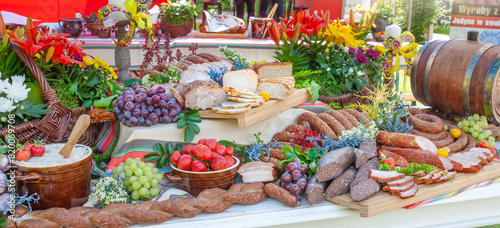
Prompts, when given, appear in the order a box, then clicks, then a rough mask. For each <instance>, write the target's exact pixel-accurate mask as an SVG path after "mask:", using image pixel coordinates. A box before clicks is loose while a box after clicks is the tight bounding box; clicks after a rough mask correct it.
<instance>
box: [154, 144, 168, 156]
mask: <svg viewBox="0 0 500 228" xmlns="http://www.w3.org/2000/svg"><path fill="white" fill-rule="evenodd" d="M153 149H154V150H155V152H156V153H157V154H159V155H160V156H163V155H165V148H163V145H161V143H156V144H155V145H154V146H153Z"/></svg>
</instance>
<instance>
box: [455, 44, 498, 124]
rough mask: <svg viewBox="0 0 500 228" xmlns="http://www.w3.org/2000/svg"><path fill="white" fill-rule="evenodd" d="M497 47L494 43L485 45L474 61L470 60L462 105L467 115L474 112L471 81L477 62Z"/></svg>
mask: <svg viewBox="0 0 500 228" xmlns="http://www.w3.org/2000/svg"><path fill="white" fill-rule="evenodd" d="M493 46H495V45H494V44H492V43H487V44H485V45H483V46H482V47H481V48H479V50H477V51H476V53H475V54H474V56H473V57H472V59H471V60H470V63H469V66H468V67H467V70H466V71H465V76H464V83H463V87H462V104H463V105H464V109H465V115H467V116H470V115H472V114H473V113H472V110H471V107H470V82H471V81H470V80H471V78H472V73H473V72H474V69H475V68H476V65H477V62H479V59H480V58H481V56H483V54H484V53H485V52H486V51H487V50H488V49H489V48H491V47H493Z"/></svg>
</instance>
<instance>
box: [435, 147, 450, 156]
mask: <svg viewBox="0 0 500 228" xmlns="http://www.w3.org/2000/svg"><path fill="white" fill-rule="evenodd" d="M437 156H441V157H448V150H446V149H445V148H441V149H439V150H438V152H437Z"/></svg>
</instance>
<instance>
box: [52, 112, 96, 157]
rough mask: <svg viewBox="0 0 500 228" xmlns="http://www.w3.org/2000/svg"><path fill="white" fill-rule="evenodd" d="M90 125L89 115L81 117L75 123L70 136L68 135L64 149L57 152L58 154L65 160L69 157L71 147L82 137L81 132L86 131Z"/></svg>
mask: <svg viewBox="0 0 500 228" xmlns="http://www.w3.org/2000/svg"><path fill="white" fill-rule="evenodd" d="M89 125H90V116H89V115H81V116H80V117H79V118H78V120H77V121H76V123H75V127H74V128H73V131H71V135H69V138H68V142H67V143H66V145H64V147H63V148H62V149H61V151H59V153H60V154H61V155H62V156H64V157H65V158H69V156H70V155H71V151H72V150H73V147H74V146H75V144H76V143H77V142H78V139H80V136H82V134H83V132H85V131H86V130H87V128H88V127H89Z"/></svg>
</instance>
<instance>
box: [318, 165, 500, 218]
mask: <svg viewBox="0 0 500 228" xmlns="http://www.w3.org/2000/svg"><path fill="white" fill-rule="evenodd" d="M499 169H500V160H498V159H494V160H493V161H492V162H490V164H488V165H486V166H484V167H483V169H481V171H479V172H478V173H474V174H473V173H457V174H456V175H455V177H454V178H453V183H451V182H450V181H444V182H440V183H433V184H419V185H418V192H417V194H416V195H415V196H414V197H411V198H408V199H401V198H400V197H399V196H393V195H391V193H389V192H384V191H379V192H378V193H376V194H375V195H373V196H372V197H371V198H368V199H366V200H364V201H360V202H356V201H354V200H353V199H352V198H351V196H350V195H349V193H347V194H344V195H341V196H336V197H332V198H325V199H326V200H328V201H330V202H333V203H336V204H340V205H343V206H346V207H349V208H353V209H357V210H359V212H360V216H361V217H371V216H374V215H378V214H381V213H384V212H388V211H392V210H394V209H399V208H402V207H405V206H408V205H410V204H414V203H418V202H421V201H423V200H427V199H431V198H434V197H437V196H440V195H443V194H447V193H450V192H453V191H457V190H460V189H462V188H466V187H469V186H471V185H474V184H478V183H480V182H483V181H487V180H491V179H495V178H497V177H500V172H498V170H499Z"/></svg>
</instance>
